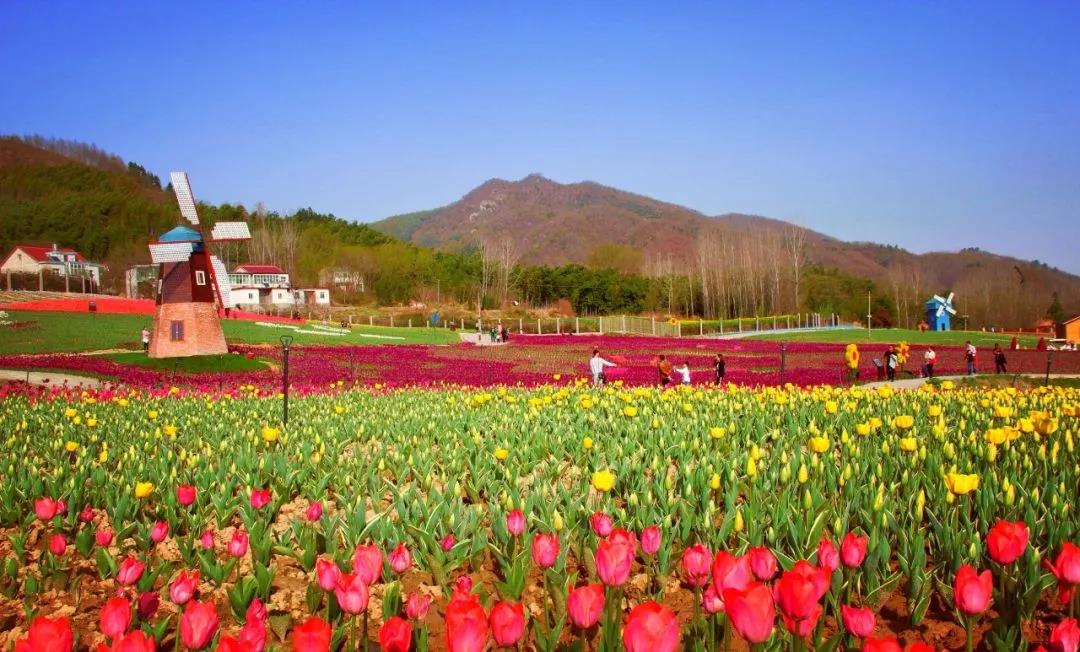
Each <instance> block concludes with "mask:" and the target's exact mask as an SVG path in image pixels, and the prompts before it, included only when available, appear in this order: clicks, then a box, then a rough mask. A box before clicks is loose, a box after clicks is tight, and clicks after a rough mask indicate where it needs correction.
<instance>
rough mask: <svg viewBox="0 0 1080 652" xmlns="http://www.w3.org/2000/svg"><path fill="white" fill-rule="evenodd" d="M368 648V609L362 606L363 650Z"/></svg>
mask: <svg viewBox="0 0 1080 652" xmlns="http://www.w3.org/2000/svg"><path fill="white" fill-rule="evenodd" d="M367 649H368V610H367V607H365V608H364V652H367Z"/></svg>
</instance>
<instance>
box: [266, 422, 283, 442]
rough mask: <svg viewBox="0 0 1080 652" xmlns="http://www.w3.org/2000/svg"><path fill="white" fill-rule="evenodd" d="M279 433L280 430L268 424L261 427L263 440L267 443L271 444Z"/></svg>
mask: <svg viewBox="0 0 1080 652" xmlns="http://www.w3.org/2000/svg"><path fill="white" fill-rule="evenodd" d="M280 434H281V432H280V431H279V430H278V429H277V428H272V427H270V426H263V428H262V438H263V441H265V442H266V443H268V444H272V443H274V442H275V441H277V440H278V436H279V435H280Z"/></svg>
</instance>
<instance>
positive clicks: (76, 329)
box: [0, 310, 460, 355]
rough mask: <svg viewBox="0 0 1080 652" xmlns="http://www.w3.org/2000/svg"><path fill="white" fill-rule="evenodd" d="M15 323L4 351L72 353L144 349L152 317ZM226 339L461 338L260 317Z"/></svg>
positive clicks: (15, 316) (26, 316)
mask: <svg viewBox="0 0 1080 652" xmlns="http://www.w3.org/2000/svg"><path fill="white" fill-rule="evenodd" d="M7 313H8V315H9V316H8V319H9V320H11V321H14V322H16V323H15V325H13V326H0V355H5V354H16V353H73V352H77V351H98V350H103V349H132V350H139V349H141V348H142V345H141V344H140V343H139V333H140V332H141V331H142V329H143V327H144V326H146V327H148V326H150V324H151V323H152V322H153V320H152V319H151V318H150V317H149V316H145V315H110V314H92V313H80V312H31V311H24V310H8V311H7ZM222 324H223V327H224V329H225V339H226V340H228V341H229V342H237V343H245V344H275V345H277V344H279V338H280V337H281V336H282V335H291V336H292V337H293V344H296V345H300V344H418V343H429V344H449V343H454V342H458V341H460V338H459V337H458V335H457V334H456V333H452V332H450V331H449V330H447V329H445V328H441V329H434V330H432V329H427V328H420V327H417V328H408V327H394V328H391V327H389V326H355V327H353V329H352V330H351V331H350V332H349V333H348V334H346V335H330V334H320V333H318V332H316V331H317V329H316V328H315V325H305V326H302V327H300V330H303V331H306V332H297V330H296V329H295V328H292V327H290V328H280V327H270V326H260V325H258V324H256V323H255V322H249V321H240V320H229V319H227V320H224V321H223V322H222Z"/></svg>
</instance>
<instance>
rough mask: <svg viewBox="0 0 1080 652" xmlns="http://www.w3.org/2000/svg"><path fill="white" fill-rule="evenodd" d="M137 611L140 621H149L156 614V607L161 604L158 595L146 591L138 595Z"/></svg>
mask: <svg viewBox="0 0 1080 652" xmlns="http://www.w3.org/2000/svg"><path fill="white" fill-rule="evenodd" d="M137 603H138V611H139V618H141V619H142V620H150V619H151V618H153V617H154V614H156V613H157V610H158V606H159V605H160V604H161V599H160V598H159V597H158V594H157V593H155V592H153V591H147V592H145V593H140V594H139V599H138V600H137Z"/></svg>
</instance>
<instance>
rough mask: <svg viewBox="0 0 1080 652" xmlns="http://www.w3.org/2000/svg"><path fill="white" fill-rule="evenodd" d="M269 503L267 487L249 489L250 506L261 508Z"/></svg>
mask: <svg viewBox="0 0 1080 652" xmlns="http://www.w3.org/2000/svg"><path fill="white" fill-rule="evenodd" d="M269 504H270V490H269V489H252V490H251V506H252V507H254V508H255V509H262V508H263V507H266V506H267V505H269Z"/></svg>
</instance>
